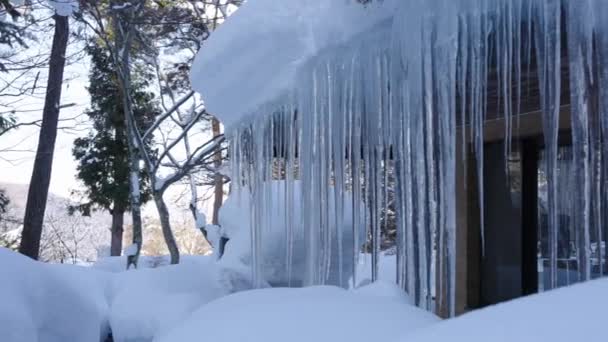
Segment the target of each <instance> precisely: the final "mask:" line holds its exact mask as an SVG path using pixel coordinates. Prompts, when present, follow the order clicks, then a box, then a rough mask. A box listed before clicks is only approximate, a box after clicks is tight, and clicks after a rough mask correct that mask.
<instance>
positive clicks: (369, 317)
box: [154, 287, 439, 342]
mask: <svg viewBox="0 0 608 342" xmlns="http://www.w3.org/2000/svg"><path fill="white" fill-rule="evenodd" d="M437 321H439V319H438V318H437V317H435V316H434V315H432V314H430V313H428V312H426V311H423V310H421V309H418V308H416V307H413V306H411V305H408V304H407V303H406V302H404V301H400V300H396V299H395V298H394V297H379V296H370V295H364V294H358V293H356V292H349V291H346V290H343V289H340V288H336V287H309V288H302V289H286V288H275V289H262V290H254V291H247V292H241V293H237V294H234V295H230V296H227V297H224V298H221V299H219V300H216V301H214V302H212V303H209V304H208V305H206V306H204V307H203V308H201V309H200V310H198V311H197V312H196V313H195V314H194V315H192V317H190V318H189V319H188V320H187V321H186V322H184V323H183V324H181V325H179V326H178V327H176V328H175V329H174V330H172V331H171V332H170V333H169V334H167V335H165V336H163V337H161V338H158V339H155V340H154V341H155V342H188V341H200V340H201V337H202V336H204V338H205V340H209V341H214V342H242V341H264V342H275V341H276V342H279V341H281V342H282V341H290V342H311V341H314V342H324V341H332V342H335V341H349V342H369V341H391V340H395V339H396V338H397V337H398V336H399V334H400V333H403V332H406V331H415V330H418V329H420V328H423V327H426V326H429V325H431V324H433V323H435V322H437Z"/></svg>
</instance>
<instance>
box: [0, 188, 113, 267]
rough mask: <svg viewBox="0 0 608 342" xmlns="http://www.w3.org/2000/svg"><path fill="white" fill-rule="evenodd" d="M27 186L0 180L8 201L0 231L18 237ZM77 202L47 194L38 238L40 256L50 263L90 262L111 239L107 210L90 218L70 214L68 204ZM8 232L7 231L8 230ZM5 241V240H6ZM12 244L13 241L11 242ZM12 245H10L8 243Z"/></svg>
mask: <svg viewBox="0 0 608 342" xmlns="http://www.w3.org/2000/svg"><path fill="white" fill-rule="evenodd" d="M28 188H29V187H28V185H26V184H12V183H0V189H4V190H5V193H6V195H7V196H8V198H9V200H10V203H9V206H8V210H7V213H6V214H5V215H4V216H3V221H2V222H0V234H1V233H4V234H6V235H8V236H9V237H14V236H19V235H20V234H19V232H20V230H21V226H22V222H23V215H24V214H25V207H26V203H27V193H28ZM74 204H76V202H75V201H72V200H70V199H68V198H65V197H62V196H58V195H56V194H53V193H49V196H48V201H47V207H46V213H45V225H44V230H43V236H42V241H41V258H42V259H43V260H45V261H53V262H69V263H78V262H93V261H95V260H96V259H97V257H98V254H102V255H103V254H104V253H105V250H107V248H108V245H109V242H110V227H111V223H112V218H111V216H110V215H109V214H108V213H107V212H94V213H93V214H92V215H91V216H90V217H82V216H80V215H79V214H75V215H72V216H70V215H69V213H68V207H69V206H70V205H74ZM9 232H10V233H9ZM5 243H6V241H5ZM12 243H13V245H14V244H15V242H14V241H13V242H12ZM11 247H12V246H11Z"/></svg>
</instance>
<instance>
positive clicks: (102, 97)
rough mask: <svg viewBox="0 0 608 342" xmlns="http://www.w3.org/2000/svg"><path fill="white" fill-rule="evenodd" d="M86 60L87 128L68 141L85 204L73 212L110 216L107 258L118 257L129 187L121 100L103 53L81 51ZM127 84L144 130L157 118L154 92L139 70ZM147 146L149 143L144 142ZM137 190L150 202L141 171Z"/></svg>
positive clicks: (95, 47) (94, 48)
mask: <svg viewBox="0 0 608 342" xmlns="http://www.w3.org/2000/svg"><path fill="white" fill-rule="evenodd" d="M87 52H88V53H89V55H90V56H91V61H92V66H91V72H90V76H89V78H90V86H89V88H88V90H89V94H90V96H91V108H90V109H88V110H87V112H86V115H87V116H88V117H89V118H90V120H91V122H93V128H92V129H91V131H90V132H89V134H88V135H87V136H86V137H84V138H79V139H77V140H76V141H75V143H74V148H73V151H72V153H73V155H74V157H75V158H76V159H77V160H78V168H77V170H78V178H79V179H80V180H81V181H82V182H83V184H84V185H85V187H86V190H85V195H86V197H87V198H88V202H85V203H83V204H81V205H79V206H78V207H76V208H73V209H77V210H79V211H80V212H81V213H83V214H84V215H88V214H89V213H90V212H91V210H96V209H100V210H107V211H109V212H110V213H111V214H112V229H111V231H112V240H111V248H110V250H111V255H113V256H115V255H120V253H121V250H122V235H123V222H124V213H125V212H126V211H127V210H129V206H130V201H129V196H130V190H129V189H130V187H129V182H130V181H131V180H130V177H129V158H128V145H127V134H126V127H125V120H124V111H123V107H122V106H123V102H122V101H123V100H122V95H121V91H120V88H119V84H118V81H117V79H116V72H115V70H114V67H113V63H112V59H111V57H110V54H109V52H108V50H107V49H106V48H105V47H104V46H103V44H100V43H99V42H92V43H91V44H89V46H88V47H87ZM135 70H136V72H134V75H135V76H136V77H134V78H133V83H132V93H133V95H132V97H133V110H134V114H135V117H136V118H137V119H138V121H139V122H138V125H139V126H140V128H142V129H143V128H145V127H147V126H148V125H149V124H150V122H151V121H152V120H153V119H154V117H155V116H156V115H158V109H157V107H156V105H155V100H154V94H152V93H151V92H148V91H146V90H145V89H146V88H147V87H148V86H149V84H148V83H149V76H148V75H146V72H145V68H144V67H141V68H135ZM147 143H150V141H147ZM139 179H140V189H143V193H142V199H143V201H144V202H145V201H147V200H148V199H149V198H150V192H149V190H150V189H149V186H148V183H149V182H148V179H147V177H146V175H145V174H144V173H143V172H142V174H141V176H140V177H139Z"/></svg>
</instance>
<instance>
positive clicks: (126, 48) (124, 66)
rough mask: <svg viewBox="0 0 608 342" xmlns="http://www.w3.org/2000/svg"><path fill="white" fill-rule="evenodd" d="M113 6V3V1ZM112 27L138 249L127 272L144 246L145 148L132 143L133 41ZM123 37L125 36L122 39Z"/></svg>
mask: <svg viewBox="0 0 608 342" xmlns="http://www.w3.org/2000/svg"><path fill="white" fill-rule="evenodd" d="M112 3H113V2H112ZM113 24H114V29H115V32H121V33H122V34H116V35H115V37H114V39H115V44H116V46H115V50H114V53H115V55H114V56H115V63H116V66H115V67H116V69H117V70H116V73H117V76H118V80H119V82H120V90H121V92H122V101H123V112H124V120H125V127H126V134H127V144H128V153H129V190H130V195H129V200H130V204H131V217H132V221H133V244H134V245H135V246H136V247H137V249H136V251H135V253H134V254H133V255H129V256H127V269H129V268H130V267H131V266H134V267H137V262H138V260H139V254H140V253H141V248H142V244H143V233H142V231H143V230H142V222H141V189H140V186H139V177H140V167H139V161H140V157H139V151H138V148H144V147H143V146H137V144H136V143H135V142H134V140H135V139H136V138H135V137H136V134H137V133H136V127H135V126H134V124H135V121H134V120H135V118H134V117H133V107H132V104H133V102H132V99H131V68H130V63H131V61H130V57H131V55H130V50H131V42H132V39H133V34H132V33H133V32H131V31H125V30H124V29H123V28H122V27H120V24H119V19H118V18H117V17H114V18H113ZM123 35H125V36H123Z"/></svg>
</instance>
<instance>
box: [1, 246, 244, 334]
mask: <svg viewBox="0 0 608 342" xmlns="http://www.w3.org/2000/svg"><path fill="white" fill-rule="evenodd" d="M144 260H145V259H144ZM185 260H186V261H185V262H184V263H182V264H180V265H173V266H163V267H157V268H154V269H150V268H141V269H138V270H129V271H124V268H123V271H122V272H118V269H117V267H116V266H115V265H118V264H119V263H120V264H121V265H125V264H126V260H124V258H109V259H108V260H106V261H105V262H104V263H102V264H101V265H98V266H96V267H93V268H91V267H81V266H74V265H55V264H45V263H40V262H37V261H33V260H31V259H29V258H27V257H24V256H22V255H20V254H17V253H15V252H12V251H9V250H7V249H3V248H0V303H1V304H0V341H2V342H38V341H44V342H65V341H100V340H101V341H103V340H105V337H106V335H107V333H108V332H109V329H110V328H109V327H111V331H112V334H113V338H114V341H115V342H126V341H131V342H133V341H137V342H145V341H151V340H152V339H153V338H154V337H155V336H156V335H157V334H160V333H161V332H163V331H164V330H165V329H168V328H169V327H172V326H174V325H175V324H177V323H178V322H181V321H183V320H184V319H186V318H187V317H188V316H189V315H190V314H191V313H192V312H193V311H194V310H196V309H198V308H199V307H201V306H202V305H204V304H206V303H208V302H210V301H212V300H214V299H217V298H219V297H222V296H225V295H227V294H229V293H232V292H235V291H242V290H245V289H248V288H250V287H251V282H250V280H249V279H248V277H249V273H247V272H244V271H243V270H238V269H227V268H225V267H221V266H220V265H218V263H217V262H215V259H214V258H212V257H204V256H200V257H189V258H185ZM150 264H151V263H150ZM100 266H101V267H100ZM104 269H106V270H109V271H105V270H104Z"/></svg>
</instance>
